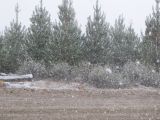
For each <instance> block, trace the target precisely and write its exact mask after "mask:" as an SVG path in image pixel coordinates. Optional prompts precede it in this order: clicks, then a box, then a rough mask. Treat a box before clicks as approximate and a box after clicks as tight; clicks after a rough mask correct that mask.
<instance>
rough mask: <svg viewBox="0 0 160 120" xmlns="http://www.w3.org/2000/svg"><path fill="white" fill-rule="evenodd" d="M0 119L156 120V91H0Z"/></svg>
mask: <svg viewBox="0 0 160 120" xmlns="http://www.w3.org/2000/svg"><path fill="white" fill-rule="evenodd" d="M0 120H160V89H154V88H133V89H120V90H112V89H106V90H102V89H95V88H90V89H89V88H85V87H79V89H78V90H77V89H75V90H74V89H73V90H72V89H71V90H67V89H64V90H54V89H52V90H51V89H48V90H47V89H37V90H36V89H22V88H20V89H13V88H10V89H7V88H0Z"/></svg>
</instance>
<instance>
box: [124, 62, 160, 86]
mask: <svg viewBox="0 0 160 120" xmlns="http://www.w3.org/2000/svg"><path fill="white" fill-rule="evenodd" d="M152 70H153V69H152V68H149V67H146V66H144V65H143V64H140V63H139V62H137V63H134V62H128V63H127V64H125V65H124V67H123V70H122V74H123V75H124V77H125V78H126V79H128V80H129V81H130V84H141V85H144V86H147V87H158V86H159V82H160V75H159V74H158V73H156V72H153V71H152Z"/></svg>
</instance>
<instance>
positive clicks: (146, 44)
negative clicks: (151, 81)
mask: <svg viewBox="0 0 160 120" xmlns="http://www.w3.org/2000/svg"><path fill="white" fill-rule="evenodd" d="M145 23H146V30H145V35H144V37H143V42H142V56H143V61H144V62H145V63H146V64H148V65H152V66H154V67H155V69H156V71H157V72H159V67H160V11H159V1H158V0H156V9H155V8H153V13H152V14H151V15H150V16H148V17H147V19H146V22H145Z"/></svg>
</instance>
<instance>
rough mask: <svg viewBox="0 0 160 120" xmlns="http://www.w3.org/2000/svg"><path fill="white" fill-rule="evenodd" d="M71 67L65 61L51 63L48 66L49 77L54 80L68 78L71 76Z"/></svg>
mask: <svg viewBox="0 0 160 120" xmlns="http://www.w3.org/2000/svg"><path fill="white" fill-rule="evenodd" d="M71 69H72V67H71V66H69V65H68V64H67V63H58V64H53V65H51V66H50V67H49V68H48V73H49V77H51V78H53V79H54V80H69V79H70V77H71Z"/></svg>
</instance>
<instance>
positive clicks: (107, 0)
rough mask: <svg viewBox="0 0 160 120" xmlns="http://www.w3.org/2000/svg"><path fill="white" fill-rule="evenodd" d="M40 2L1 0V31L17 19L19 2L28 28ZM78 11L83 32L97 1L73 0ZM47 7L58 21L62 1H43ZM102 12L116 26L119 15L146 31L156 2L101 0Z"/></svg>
mask: <svg viewBox="0 0 160 120" xmlns="http://www.w3.org/2000/svg"><path fill="white" fill-rule="evenodd" d="M39 1H40V0H0V31H2V30H4V28H5V26H9V23H10V22H11V21H12V20H13V19H14V18H15V13H14V7H15V4H16V3H17V2H18V3H19V5H20V10H21V12H20V21H21V22H22V23H23V24H24V25H26V26H28V25H29V24H30V21H29V18H30V17H31V15H32V12H33V10H34V9H35V6H36V5H37V4H39ZM72 1H73V6H74V8H75V11H76V19H77V20H78V22H79V25H80V26H81V28H82V29H83V30H85V25H86V22H87V17H88V16H89V15H93V5H94V4H95V1H96V0H72ZM43 2H44V5H45V7H46V8H47V10H48V11H49V12H50V14H51V17H52V21H54V20H55V19H57V12H58V5H59V4H61V0H43ZM99 2H100V4H101V6H102V11H104V13H105V14H106V20H107V21H108V22H110V23H111V24H114V21H115V19H116V18H117V17H118V16H119V15H123V16H124V17H125V20H126V24H130V23H132V24H133V27H134V28H135V30H136V32H138V33H140V31H144V29H145V19H146V16H148V15H149V14H150V13H152V6H154V5H155V0H99Z"/></svg>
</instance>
